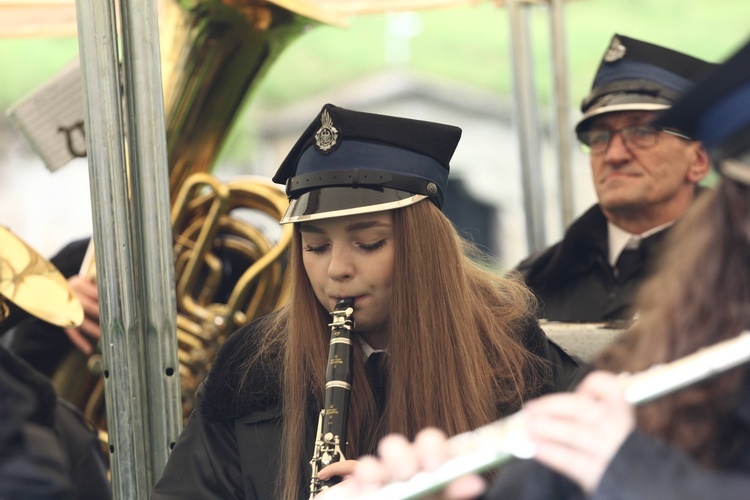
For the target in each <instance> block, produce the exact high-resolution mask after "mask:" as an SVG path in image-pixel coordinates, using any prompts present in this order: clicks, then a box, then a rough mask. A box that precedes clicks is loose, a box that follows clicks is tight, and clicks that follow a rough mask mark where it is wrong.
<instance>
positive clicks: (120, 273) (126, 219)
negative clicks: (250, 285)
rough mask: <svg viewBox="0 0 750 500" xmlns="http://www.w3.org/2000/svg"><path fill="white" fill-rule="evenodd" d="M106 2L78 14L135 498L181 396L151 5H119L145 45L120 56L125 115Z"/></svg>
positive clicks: (142, 491) (103, 317) (122, 420)
mask: <svg viewBox="0 0 750 500" xmlns="http://www.w3.org/2000/svg"><path fill="white" fill-rule="evenodd" d="M113 5H114V3H113V2H98V1H95V0H77V2H76V11H77V19H78V38H79V50H80V58H81V68H82V75H83V92H84V103H85V108H86V113H85V116H86V132H87V133H86V147H87V151H88V160H89V172H90V178H91V199H92V212H93V214H92V215H93V223H94V237H93V239H94V246H95V248H96V266H97V282H98V287H99V306H100V323H101V326H102V354H103V362H104V387H105V401H106V405H107V422H108V424H107V425H108V431H109V450H110V464H111V470H112V488H113V495H114V498H122V499H133V498H148V497H149V496H150V492H151V489H152V486H153V483H154V481H155V480H156V479H157V478H158V477H159V475H160V474H161V470H162V468H163V466H164V463H165V461H166V456H167V454H168V451H169V448H170V444H171V443H173V442H174V440H175V439H176V438H177V435H178V433H179V429H180V425H181V417H180V390H179V376H178V373H179V372H178V364H177V346H176V340H175V338H176V336H175V330H176V325H175V323H176V307H175V296H174V278H173V274H174V272H173V268H172V262H171V251H170V249H171V225H170V223H169V202H168V200H169V195H168V187H167V182H166V172H167V167H166V154H165V151H166V144H165V135H164V115H163V105H162V104H161V102H162V97H161V84H160V78H159V74H160V71H159V64H158V42H156V41H155V40H158V35H157V34H156V9H155V6H154V5H153V2H152V1H150V0H149V1H144V2H143V3H141V4H140V5H139V7H140V9H139V10H137V11H134V12H132V13H131V11H130V10H129V9H127V8H126V7H123V12H124V14H125V19H123V22H122V26H123V30H124V31H126V32H127V31H128V30H130V29H133V30H137V32H134V33H132V34H126V36H125V38H126V39H128V40H134V41H135V42H136V43H138V44H139V45H140V46H139V47H138V48H135V47H134V46H133V45H132V44H126V47H125V48H124V49H123V52H124V53H126V54H127V57H125V58H124V68H125V78H124V83H125V87H126V107H125V109H126V114H127V117H126V116H123V112H122V109H123V107H122V96H121V93H120V84H121V81H120V77H119V57H118V46H117V33H116V22H115V12H114V10H113V9H114V7H113ZM133 54H139V55H138V56H137V57H133ZM154 54H157V57H156V59H154ZM154 80H157V82H154ZM131 87H134V88H131ZM157 94H158V95H157ZM146 108H148V111H147V113H145V110H146ZM125 122H127V124H128V125H129V127H128V128H129V137H130V141H129V145H128V146H127V147H126V141H125V137H126V134H125V126H124V123H125ZM126 148H127V151H128V153H127V156H126V152H125V151H126ZM128 160H129V161H128ZM147 172H148V173H147Z"/></svg>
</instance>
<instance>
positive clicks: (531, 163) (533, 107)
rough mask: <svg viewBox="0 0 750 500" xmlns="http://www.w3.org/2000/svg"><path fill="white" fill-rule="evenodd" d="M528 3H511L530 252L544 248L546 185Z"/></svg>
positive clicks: (516, 107)
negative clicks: (541, 157)
mask: <svg viewBox="0 0 750 500" xmlns="http://www.w3.org/2000/svg"><path fill="white" fill-rule="evenodd" d="M528 7H529V5H528V1H527V0H508V1H507V2H506V8H507V9H508V20H509V21H510V36H511V52H512V60H513V96H514V99H513V102H514V110H515V120H516V124H517V126H518V140H519V144H520V159H521V183H522V188H523V195H524V196H523V201H524V212H525V214H526V241H527V244H528V253H533V252H534V251H536V250H540V249H541V248H543V247H544V245H545V241H546V238H545V232H546V231H545V223H544V184H543V182H542V174H541V167H542V165H541V159H540V156H541V155H540V150H539V148H540V141H539V124H538V120H537V104H536V93H535V86H534V74H533V70H532V67H531V66H532V65H531V61H532V57H531V50H530V42H529V29H528Z"/></svg>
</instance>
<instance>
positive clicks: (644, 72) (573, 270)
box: [517, 35, 715, 322]
mask: <svg viewBox="0 0 750 500" xmlns="http://www.w3.org/2000/svg"><path fill="white" fill-rule="evenodd" d="M714 66H715V65H714V64H711V63H707V62H705V61H702V60H700V59H697V58H694V57H691V56H689V55H686V54H683V53H680V52H677V51H674V50H671V49H668V48H665V47H661V46H658V45H654V44H651V43H648V42H644V41H640V40H636V39H633V38H629V37H626V36H622V35H615V36H614V37H613V38H612V40H611V43H610V46H609V48H608V49H607V51H606V53H605V54H604V56H603V58H602V61H601V63H600V65H599V69H598V70H597V72H596V76H595V78H594V82H593V85H592V88H591V92H590V93H589V95H588V96H587V97H586V98H585V99H584V101H583V103H582V105H581V111H582V112H583V116H582V118H581V119H580V121H579V122H578V124H577V125H576V129H575V131H576V134H577V136H578V139H579V141H580V143H581V146H582V148H583V150H584V151H585V152H587V153H588V154H589V160H590V165H591V174H592V180H593V184H594V189H595V191H596V197H597V199H598V203H597V204H596V205H594V206H592V207H591V208H589V209H588V210H587V211H586V212H585V213H584V214H582V215H581V216H580V217H579V218H578V219H576V220H575V221H573V222H572V223H571V225H570V226H569V227H568V229H567V230H566V232H565V235H564V236H563V239H562V240H561V241H559V242H558V243H556V244H554V245H552V246H550V247H549V248H547V249H544V250H542V251H540V252H538V253H536V254H534V255H532V256H530V257H528V258H527V259H525V260H523V261H522V262H521V263H520V264H518V266H517V270H518V271H519V272H520V273H521V274H522V275H523V277H524V279H525V281H526V284H527V285H529V287H530V288H531V289H532V291H533V292H534V294H535V295H536V297H537V298H538V299H539V312H538V316H539V317H540V318H544V319H547V320H551V321H565V322H599V321H612V320H631V319H632V318H633V315H634V312H635V311H634V307H633V301H634V299H635V295H636V292H637V290H638V288H639V287H640V286H641V284H642V283H643V281H644V279H645V278H646V277H647V276H648V275H649V273H650V272H651V270H652V267H653V265H654V262H655V260H656V258H657V256H658V254H659V249H660V247H661V245H662V242H663V239H664V237H665V235H666V234H667V232H668V231H669V228H670V226H671V225H672V224H673V223H674V222H675V221H676V220H677V219H679V218H680V217H681V216H682V215H683V214H684V213H685V211H686V210H687V209H688V207H689V206H690V205H691V204H692V203H693V199H694V197H695V195H696V192H697V185H698V182H699V181H700V180H702V179H703V178H704V177H705V176H706V174H707V173H708V172H709V170H710V163H709V159H708V156H707V155H706V152H705V150H704V148H703V147H702V146H701V144H700V143H699V142H698V141H694V140H692V139H691V138H690V137H689V136H687V135H686V134H684V133H683V132H684V131H680V130H679V129H676V128H674V127H664V126H655V125H653V124H652V123H650V122H651V120H652V119H653V118H654V117H655V116H656V114H657V113H658V112H659V111H661V110H664V109H666V108H669V106H671V105H672V103H673V102H674V101H675V100H676V99H677V98H678V97H679V96H680V95H682V94H683V93H684V92H685V91H686V90H687V89H688V88H690V86H691V85H693V84H694V83H695V82H696V81H697V80H698V79H699V78H700V77H701V76H702V75H705V73H706V72H707V71H709V70H710V69H711V68H713V67H714Z"/></svg>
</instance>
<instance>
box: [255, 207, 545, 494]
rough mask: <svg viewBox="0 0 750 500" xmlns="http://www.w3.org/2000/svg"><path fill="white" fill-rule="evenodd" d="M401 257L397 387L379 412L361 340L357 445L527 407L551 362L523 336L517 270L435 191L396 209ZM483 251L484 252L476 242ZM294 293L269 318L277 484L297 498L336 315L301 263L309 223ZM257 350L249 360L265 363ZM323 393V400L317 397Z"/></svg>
mask: <svg viewBox="0 0 750 500" xmlns="http://www.w3.org/2000/svg"><path fill="white" fill-rule="evenodd" d="M393 224H394V238H393V239H394V245H396V258H395V264H394V271H393V272H394V280H393V285H392V294H393V295H392V298H391V311H390V324H391V325H396V326H395V327H392V328H391V331H390V338H389V352H390V356H391V357H390V362H389V389H388V401H387V403H386V406H385V409H384V414H383V415H382V417H379V416H378V412H377V409H376V404H375V399H374V396H373V394H372V391H371V389H370V386H369V384H368V383H367V381H366V375H365V372H364V367H363V365H364V360H363V355H362V353H361V352H360V351H361V350H360V349H356V350H355V351H356V356H357V361H356V362H355V363H354V367H353V369H354V374H353V388H352V394H351V402H350V410H349V431H348V435H349V445H348V447H347V454H348V455H349V456H351V457H356V456H359V455H361V454H364V453H372V452H373V451H374V449H375V445H376V443H377V442H378V440H379V439H380V438H381V437H382V436H383V435H384V434H385V433H387V432H400V433H402V434H405V435H407V436H409V437H413V436H414V435H415V434H416V432H417V431H419V430H420V429H422V428H424V427H426V426H429V425H435V426H439V427H441V428H442V429H444V430H445V431H446V432H447V433H448V434H456V433H458V432H464V431H468V430H470V429H473V428H475V427H478V426H480V425H482V424H486V423H488V422H490V421H492V420H495V419H497V418H498V417H500V416H503V415H505V414H509V413H511V412H513V411H515V410H517V409H518V408H520V406H521V404H522V402H523V401H524V400H525V399H527V398H528V397H531V396H534V395H537V394H538V393H539V391H540V390H541V388H542V387H543V386H544V385H545V384H548V383H549V370H548V366H547V365H546V364H545V361H544V360H542V359H540V358H539V357H537V356H535V355H533V354H532V353H531V352H530V351H528V350H527V349H526V348H525V347H524V345H523V343H522V338H521V335H522V334H523V333H524V331H525V328H527V327H528V326H529V325H530V324H532V322H533V321H535V320H534V316H533V309H534V307H535V305H536V304H535V302H534V299H533V296H532V295H531V293H530V292H529V291H528V289H527V288H526V287H525V286H524V285H523V284H522V283H520V282H519V281H515V280H512V279H509V278H504V277H501V276H500V275H499V274H496V273H494V272H492V271H490V270H487V269H486V268H485V266H484V265H483V264H482V263H481V261H480V260H478V259H476V258H472V257H471V255H472V254H473V252H474V250H473V247H472V246H471V245H470V244H468V243H467V242H465V241H463V240H462V239H461V238H460V237H459V235H458V233H457V232H456V230H455V228H454V227H453V225H452V224H451V222H450V221H449V220H448V219H447V218H446V217H445V216H444V215H443V214H442V213H441V212H440V211H439V210H438V209H437V208H436V207H435V206H434V205H433V204H432V203H429V202H420V203H416V204H414V205H411V206H408V207H405V208H402V209H399V210H396V211H394V223H393ZM474 255H475V257H476V256H478V255H479V253H474ZM290 266H291V268H290V273H291V283H290V302H289V304H288V305H287V306H286V307H285V308H283V309H282V310H281V311H280V312H279V314H277V315H276V316H275V317H274V319H273V322H272V323H271V324H269V325H268V328H266V334H265V339H264V340H263V342H262V345H261V349H260V352H259V354H258V356H259V358H262V357H263V356H264V352H269V353H271V352H279V349H280V350H281V352H283V353H284V354H283V359H284V365H283V373H282V380H283V383H282V391H283V414H284V423H283V438H282V457H283V458H282V465H281V469H282V470H281V476H280V483H279V488H280V491H281V493H282V494H281V496H282V498H285V499H289V500H291V499H296V498H297V497H298V495H299V491H300V489H301V486H302V485H301V483H300V478H301V477H302V472H303V471H304V470H305V469H304V468H305V467H309V465H308V461H309V459H310V457H305V456H302V450H305V449H306V444H308V441H309V440H311V439H313V437H311V436H306V435H305V428H306V425H305V423H306V419H308V418H310V411H309V410H310V406H311V403H312V406H314V408H317V409H319V408H321V405H322V402H323V398H324V385H325V366H326V360H327V356H328V342H329V339H330V328H329V327H328V326H327V324H328V323H329V320H330V315H329V313H328V311H326V310H325V309H324V308H323V307H322V306H321V305H320V303H319V302H318V301H317V299H316V298H315V295H314V293H313V290H312V288H311V286H310V282H309V280H308V278H307V275H306V274H305V270H304V268H303V265H302V251H301V244H300V239H299V232H298V231H297V230H295V236H294V240H293V242H292V250H291V255H290ZM257 361H258V359H256V360H249V362H248V363H247V364H246V367H249V364H252V363H255V362H257ZM311 398H314V400H311Z"/></svg>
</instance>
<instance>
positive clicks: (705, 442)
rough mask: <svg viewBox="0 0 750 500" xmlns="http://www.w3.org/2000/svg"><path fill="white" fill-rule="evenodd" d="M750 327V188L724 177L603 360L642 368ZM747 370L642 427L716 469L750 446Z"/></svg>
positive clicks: (667, 404)
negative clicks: (745, 422)
mask: <svg viewBox="0 0 750 500" xmlns="http://www.w3.org/2000/svg"><path fill="white" fill-rule="evenodd" d="M749 327H750V187H748V186H746V185H742V184H737V183H735V182H733V181H731V180H724V181H722V183H721V184H720V185H719V186H718V187H717V188H716V190H715V191H714V192H709V193H705V194H703V195H701V196H700V197H699V199H698V200H697V201H696V202H695V204H694V206H693V207H691V210H690V211H689V212H688V214H686V215H685V217H684V218H683V220H682V221H681V222H680V223H679V224H678V225H677V226H676V227H675V228H674V231H673V232H672V234H670V237H669V240H668V242H667V248H666V249H665V252H664V253H663V255H662V258H661V262H660V266H659V272H658V273H657V274H656V275H654V276H653V278H652V279H651V280H650V281H649V282H647V283H646V284H645V285H644V287H643V289H642V290H641V294H640V296H639V319H638V321H637V322H636V324H635V325H634V327H633V328H632V329H631V330H630V331H629V332H628V333H627V334H626V335H625V336H624V338H623V340H622V342H619V343H618V344H616V345H614V346H612V347H611V348H610V349H608V350H607V351H605V352H603V353H602V354H601V355H600V356H599V358H598V360H597V365H598V367H600V368H604V369H609V370H612V371H630V372H633V371H639V370H643V369H646V368H648V367H649V366H651V365H654V364H657V363H661V362H666V361H671V360H674V359H677V358H679V357H681V356H685V355H687V354H691V353H693V352H695V351H696V350H698V349H700V348H701V347H704V346H707V345H710V344H713V343H716V342H719V341H721V340H725V339H729V338H731V337H734V336H736V335H737V334H738V333H739V332H741V331H742V330H744V329H747V328H749ZM747 372H748V369H747V368H740V369H737V370H733V371H732V372H730V373H728V374H726V375H723V376H721V377H718V378H716V379H714V380H712V381H710V382H706V383H703V384H699V385H696V386H695V387H693V388H690V389H687V390H684V391H681V392H680V393H678V394H676V395H673V396H670V397H665V398H662V399H660V400H659V401H657V402H654V403H651V404H649V405H645V406H643V407H641V408H639V410H638V422H639V426H640V427H641V428H642V429H644V430H645V431H646V432H649V433H650V434H652V435H655V436H657V437H660V438H661V439H663V440H665V441H668V442H671V443H673V444H675V445H676V446H678V447H679V448H681V449H682V450H684V451H685V452H687V453H689V454H691V455H692V456H693V457H694V458H695V459H696V460H698V461H699V462H701V463H703V464H704V465H706V466H709V467H718V466H721V465H722V464H724V463H726V462H728V461H730V460H732V459H733V458H734V456H735V454H736V452H737V450H738V448H741V447H742V446H743V445H744V444H746V442H747V441H746V440H747V436H743V435H741V433H740V432H739V429H740V427H739V426H738V423H737V422H736V420H735V417H734V416H733V415H734V412H733V411H732V410H733V407H734V406H735V405H736V403H737V397H738V394H737V393H738V391H739V386H740V384H742V382H743V378H744V377H745V376H746V374H747Z"/></svg>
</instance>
